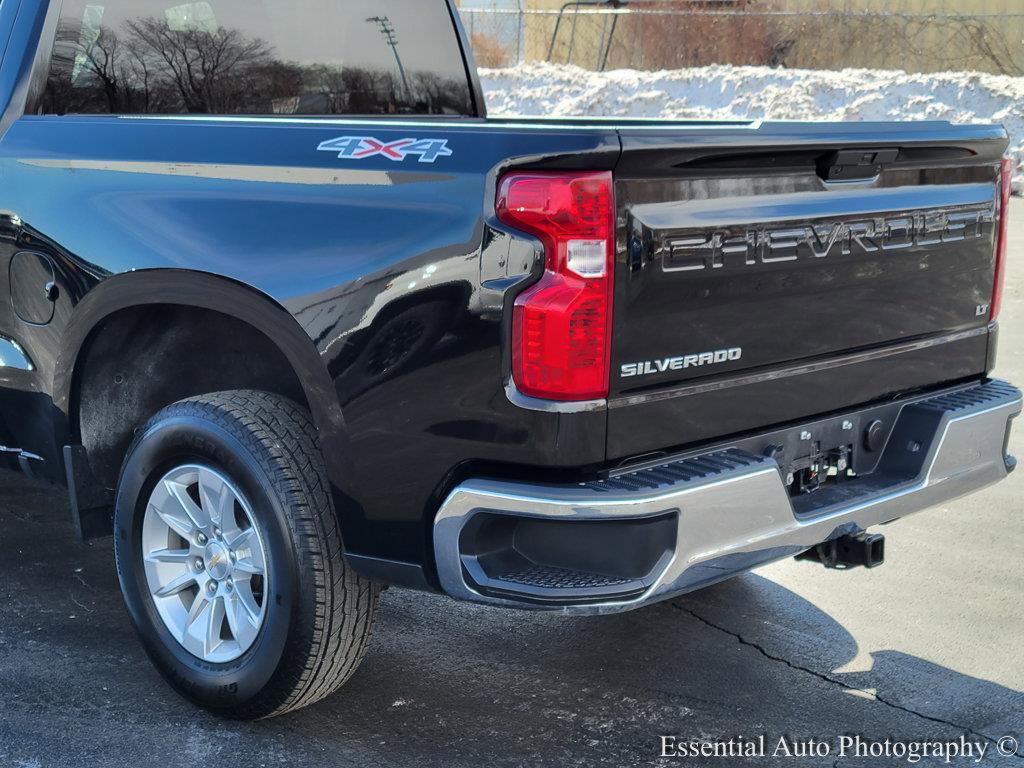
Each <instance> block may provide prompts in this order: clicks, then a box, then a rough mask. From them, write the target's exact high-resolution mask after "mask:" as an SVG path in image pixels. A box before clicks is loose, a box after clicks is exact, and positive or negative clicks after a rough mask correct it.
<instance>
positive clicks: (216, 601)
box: [204, 596, 224, 656]
mask: <svg viewBox="0 0 1024 768" xmlns="http://www.w3.org/2000/svg"><path fill="white" fill-rule="evenodd" d="M205 613H206V627H205V629H206V636H205V642H204V651H205V653H206V655H207V656H210V654H212V653H213V652H214V651H215V650H217V646H219V645H220V644H221V643H222V642H223V641H222V640H221V639H220V629H221V627H222V626H224V598H223V597H220V596H218V597H215V598H213V600H211V601H210V608H209V610H208V611H206V612H205Z"/></svg>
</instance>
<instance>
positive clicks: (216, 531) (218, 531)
mask: <svg viewBox="0 0 1024 768" xmlns="http://www.w3.org/2000/svg"><path fill="white" fill-rule="evenodd" d="M213 535H214V536H216V537H217V538H218V539H219V538H220V528H214V529H213Z"/></svg>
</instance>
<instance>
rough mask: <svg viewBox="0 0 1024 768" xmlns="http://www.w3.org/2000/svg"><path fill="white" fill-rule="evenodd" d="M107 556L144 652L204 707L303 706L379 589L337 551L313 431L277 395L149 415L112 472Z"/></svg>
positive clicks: (353, 643)
mask: <svg viewBox="0 0 1024 768" xmlns="http://www.w3.org/2000/svg"><path fill="white" fill-rule="evenodd" d="M115 549H116V554H117V565H118V575H119V577H120V581H121V589H122V592H123V594H124V598H125V603H126V605H127V607H128V612H129V614H130V616H131V618H132V622H133V623H134V625H135V627H136V629H137V631H138V633H139V635H140V637H141V639H142V642H143V644H144V646H145V647H146V650H147V652H148V653H149V655H150V657H151V658H152V659H153V661H154V663H155V664H156V666H157V668H158V669H159V670H160V672H161V673H162V674H163V675H164V676H165V677H166V678H167V679H168V681H169V682H170V683H171V684H172V685H173V686H174V687H175V688H176V689H177V690H178V691H179V692H181V693H182V694H183V695H184V696H186V697H188V698H189V699H191V700H192V701H194V702H196V703H197V704H199V705H201V706H203V707H206V708H208V709H211V710H214V711H217V712H219V713H222V714H225V715H229V716H234V717H241V718H258V717H267V716H271V715H276V714H281V713H283V712H286V711H289V710H292V709H297V708H299V707H302V706H305V705H307V704H311V703H313V702H314V701H317V700H319V699H321V698H323V697H325V696H327V695H329V694H330V693H332V692H333V691H335V690H336V689H337V688H338V687H340V686H341V685H342V683H344V682H345V680H346V679H348V677H349V676H350V675H351V674H352V672H354V671H355V668H356V667H357V666H358V664H359V661H360V660H361V658H362V655H363V653H364V651H365V649H366V645H367V643H368V641H369V637H370V630H371V627H372V624H373V618H374V612H375V608H376V604H377V596H378V590H377V588H376V586H375V585H373V584H372V583H371V582H369V581H368V580H366V579H364V578H362V577H360V576H359V575H357V574H356V573H354V572H353V571H352V570H351V569H350V568H348V566H347V565H346V563H345V561H344V559H343V557H342V547H341V537H340V534H339V531H338V526H337V520H336V517H335V514H334V509H333V506H332V504H331V498H330V495H329V493H328V486H327V481H326V477H325V471H324V466H323V458H322V456H321V454H320V451H319V448H318V446H317V436H316V431H315V429H314V427H313V425H312V422H311V420H310V418H309V415H308V414H307V413H306V412H305V411H304V410H303V409H302V408H300V407H299V406H298V405H296V404H295V403H292V402H290V401H288V400H286V399H284V398H281V397H278V396H276V395H271V394H268V393H263V392H252V391H233V392H222V393H217V394H212V395H204V396H201V397H196V398H191V399H188V400H183V401H181V402H179V403H175V404H174V405H171V406H169V407H168V408H165V409H164V410H162V411H161V412H160V413H158V414H157V415H156V416H154V417H153V418H152V419H151V420H150V422H149V423H148V424H147V425H146V426H145V427H144V428H143V429H142V430H140V432H139V434H138V436H137V437H136V439H135V441H134V442H133V444H132V446H131V448H130V449H129V451H128V455H127V457H126V459H125V463H124V467H123V469H122V472H121V479H120V483H119V486H118V495H117V509H116V514H115Z"/></svg>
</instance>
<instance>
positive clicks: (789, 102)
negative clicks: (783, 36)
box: [481, 63, 1024, 194]
mask: <svg viewBox="0 0 1024 768" xmlns="http://www.w3.org/2000/svg"><path fill="white" fill-rule="evenodd" d="M481 77H482V78H483V86H484V92H485V94H486V97H487V106H488V109H489V110H490V113H491V114H492V115H495V116H498V115H543V116H550V117H573V116H582V115H589V116H610V117H666V118H686V119H694V118H711V119H719V120H721V119H758V118H764V119H771V120H950V121H952V122H956V123H970V122H995V123H1002V124H1003V125H1005V126H1006V129H1007V130H1008V131H1009V133H1010V151H1011V153H1012V154H1013V157H1014V159H1015V160H1016V169H1017V170H1016V173H1015V175H1014V180H1013V181H1014V183H1013V186H1014V191H1015V192H1017V193H1018V194H1020V193H1022V192H1024V77H1008V76H1004V75H986V74H980V73H976V72H944V73H939V74H928V75H912V74H907V73H906V72H892V71H882V70H868V69H844V70H842V71H838V72H828V71H819V70H807V69H772V68H770V67H732V66H714V67H703V68H694V69H680V70H672V71H666V72H639V71H636V70H630V69H623V70H618V71H615V72H590V71H588V70H584V69H580V68H579V67H574V66H565V65H555V64H545V63H531V64H522V65H520V66H518V67H514V68H511V69H485V70H482V71H481Z"/></svg>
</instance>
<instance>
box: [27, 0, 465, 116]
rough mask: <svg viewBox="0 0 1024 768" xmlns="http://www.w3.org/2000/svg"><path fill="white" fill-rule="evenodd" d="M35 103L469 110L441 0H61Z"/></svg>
mask: <svg viewBox="0 0 1024 768" xmlns="http://www.w3.org/2000/svg"><path fill="white" fill-rule="evenodd" d="M40 107H41V111H43V112H45V113H50V114H52V113H57V114H64V113H91V114H96V113H115V114H118V113H119V114H126V113H153V114H181V113H200V114H202V113H209V114H274V115H338V114H464V115H468V114H472V100H471V97H470V91H469V84H468V81H467V76H466V69H465V66H464V65H463V61H462V55H461V52H460V48H459V43H458V38H457V36H456V33H455V28H454V25H453V23H452V19H451V16H450V15H449V12H448V8H447V5H446V4H445V2H444V0H202V1H201V2H191V3H182V2H180V0H163V1H161V0H110V2H102V0H100V2H88V0H64V4H63V7H62V9H61V17H60V22H59V24H58V31H57V39H56V42H55V44H54V51H53V59H52V62H51V64H50V72H49V77H48V79H47V85H46V90H45V93H44V95H43V98H42V101H41V104H40Z"/></svg>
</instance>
